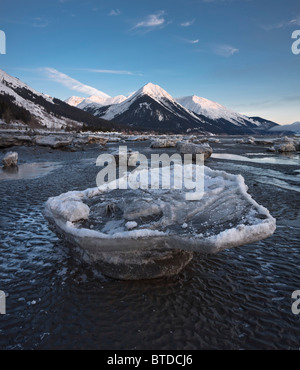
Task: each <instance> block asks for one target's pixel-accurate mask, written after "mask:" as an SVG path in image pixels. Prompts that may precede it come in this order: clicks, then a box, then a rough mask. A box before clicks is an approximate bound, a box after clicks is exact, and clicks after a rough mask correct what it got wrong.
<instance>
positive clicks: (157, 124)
mask: <svg viewBox="0 0 300 370" xmlns="http://www.w3.org/2000/svg"><path fill="white" fill-rule="evenodd" d="M84 109H85V110H86V111H88V112H90V113H92V114H94V115H96V116H98V117H101V118H104V119H107V120H114V121H116V122H120V123H122V124H126V125H128V126H130V127H132V128H136V129H141V130H153V131H158V132H177V133H181V132H186V131H187V130H194V131H197V132H200V133H207V132H209V131H207V129H208V128H209V125H207V124H206V123H205V122H202V121H201V120H200V119H199V117H197V116H196V115H195V114H194V113H193V112H190V111H189V110H187V109H186V108H184V107H183V106H182V105H180V104H179V103H178V102H177V101H176V100H175V99H174V98H173V97H172V96H171V95H170V94H168V93H167V92H166V91H165V90H163V89H162V88H161V87H159V86H158V85H154V84H152V83H148V84H147V85H145V86H143V87H142V88H141V89H139V90H138V91H136V92H135V93H134V94H132V95H131V96H130V97H129V98H127V99H126V100H124V101H123V102H122V103H120V104H113V105H109V106H104V107H94V106H92V105H88V106H86V107H85V108H84Z"/></svg>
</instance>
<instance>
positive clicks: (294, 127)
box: [270, 122, 300, 134]
mask: <svg viewBox="0 0 300 370" xmlns="http://www.w3.org/2000/svg"><path fill="white" fill-rule="evenodd" d="M270 132H271V133H273V132H274V133H275V132H278V133H282V132H287V133H297V134H299V133H300V122H294V123H292V124H290V125H282V126H276V127H272V128H271V129H270Z"/></svg>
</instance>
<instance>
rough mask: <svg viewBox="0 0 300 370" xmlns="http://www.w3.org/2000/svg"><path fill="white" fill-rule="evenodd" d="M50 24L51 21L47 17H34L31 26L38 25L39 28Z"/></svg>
mask: <svg viewBox="0 0 300 370" xmlns="http://www.w3.org/2000/svg"><path fill="white" fill-rule="evenodd" d="M48 25H49V22H48V21H47V20H46V19H43V18H34V19H33V21H32V23H31V26H32V27H37V28H44V27H47V26H48Z"/></svg>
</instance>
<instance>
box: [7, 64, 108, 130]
mask: <svg viewBox="0 0 300 370" xmlns="http://www.w3.org/2000/svg"><path fill="white" fill-rule="evenodd" d="M78 99H80V98H78ZM0 119H2V120H4V121H7V122H11V121H21V122H23V123H26V124H29V125H37V124H38V125H41V126H44V127H47V128H51V129H53V128H54V129H61V128H67V127H72V128H74V129H77V128H80V127H82V126H83V124H85V125H87V126H90V127H99V128H105V129H107V128H110V127H112V123H110V122H106V121H104V120H102V119H99V118H97V117H94V116H92V115H90V114H88V113H87V112H85V111H83V110H81V109H78V108H76V107H72V106H71V105H69V104H66V103H65V102H63V101H61V100H59V99H56V98H52V97H50V96H49V95H46V94H42V93H40V92H38V91H36V90H34V89H32V88H31V87H30V86H28V85H27V84H25V83H24V82H22V81H20V80H19V79H18V78H16V77H12V76H10V75H9V74H7V73H6V72H4V71H2V70H0Z"/></svg>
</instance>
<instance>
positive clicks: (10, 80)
mask: <svg viewBox="0 0 300 370" xmlns="http://www.w3.org/2000/svg"><path fill="white" fill-rule="evenodd" d="M2 84H3V85H6V86H8V87H11V88H20V89H27V90H29V91H31V92H32V93H33V94H35V95H37V96H42V97H43V98H44V99H46V100H47V101H49V102H50V103H53V98H51V97H50V96H49V95H46V94H42V93H40V92H39V91H36V90H34V89H33V88H31V87H29V86H28V85H27V84H26V83H24V82H22V81H21V80H19V79H18V78H16V77H12V76H10V75H9V74H7V73H6V72H4V71H3V70H2V69H0V85H2Z"/></svg>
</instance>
